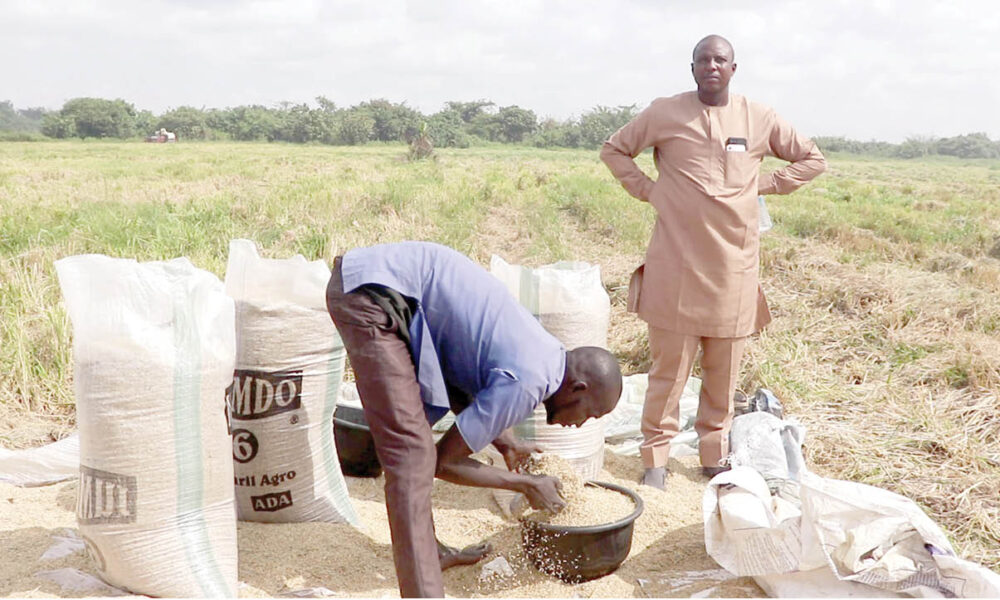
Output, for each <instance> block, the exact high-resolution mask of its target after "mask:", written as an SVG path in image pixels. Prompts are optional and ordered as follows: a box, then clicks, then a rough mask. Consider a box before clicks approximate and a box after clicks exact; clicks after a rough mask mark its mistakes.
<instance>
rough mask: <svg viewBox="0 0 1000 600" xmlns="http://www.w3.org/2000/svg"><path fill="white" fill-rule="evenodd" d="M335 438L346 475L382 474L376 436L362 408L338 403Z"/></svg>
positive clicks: (335, 417)
mask: <svg viewBox="0 0 1000 600" xmlns="http://www.w3.org/2000/svg"><path fill="white" fill-rule="evenodd" d="M333 440H334V443H335V444H336V445H337V459H338V460H339V461H340V470H341V471H343V473H344V475H349V476H351V477H378V476H379V475H381V474H382V463H380V462H379V460H378V455H377V454H376V453H375V439H374V438H373V437H372V432H371V430H370V429H369V428H368V421H366V420H365V412H364V411H363V410H361V409H360V408H354V407H352V406H342V405H337V408H336V410H334V412H333Z"/></svg>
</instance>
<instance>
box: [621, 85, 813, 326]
mask: <svg viewBox="0 0 1000 600" xmlns="http://www.w3.org/2000/svg"><path fill="white" fill-rule="evenodd" d="M740 140H743V141H744V143H742V144H741V143H740ZM727 142H728V144H727ZM649 147H652V148H654V154H653V157H654V161H655V163H656V168H657V170H658V171H659V177H658V179H657V180H656V181H653V180H652V179H650V178H649V177H648V176H647V175H646V174H644V173H643V172H642V171H641V170H640V169H639V168H638V167H637V166H636V164H635V161H634V160H633V159H634V157H636V156H637V155H638V154H639V153H640V152H642V151H643V150H644V149H646V148H649ZM727 148H728V149H727ZM765 155H770V156H776V157H778V158H781V159H783V160H786V161H790V162H791V164H789V165H787V166H786V167H784V168H783V169H781V170H779V171H776V172H775V173H772V174H770V175H767V176H765V177H759V176H758V171H759V167H760V163H761V160H762V159H763V157H764V156H765ZM601 159H602V160H603V161H604V162H605V163H607V165H608V168H610V169H611V172H612V173H614V175H615V177H617V178H618V179H619V181H621V183H622V185H623V186H624V187H625V189H626V190H628V192H629V193H630V194H632V195H633V196H635V197H636V198H639V199H640V200H644V201H647V202H649V203H650V204H652V205H653V207H654V208H655V209H656V212H657V219H656V226H655V229H654V231H653V238H652V240H651V241H650V243H649V248H648V249H647V251H646V262H645V264H644V265H643V266H642V267H640V268H639V269H637V270H636V272H635V274H634V275H633V277H632V282H631V284H630V286H629V309H630V310H632V311H634V312H637V313H638V314H639V316H640V317H641V318H642V319H643V320H645V321H646V322H647V323H649V324H650V325H651V326H654V327H659V328H662V329H666V330H669V331H673V332H676V333H681V334H687V335H696V336H704V337H723V338H725V337H729V338H735V337H744V336H747V335H749V334H751V333H753V332H755V331H758V330H759V329H761V328H762V327H763V326H764V325H766V324H767V323H768V322H769V321H770V320H771V316H770V313H769V311H768V308H767V302H766V300H765V299H764V295H763V292H762V291H761V289H760V285H759V283H758V269H759V256H758V254H759V236H758V231H757V219H758V204H757V196H758V194H761V195H764V194H787V193H790V192H792V191H794V190H795V189H797V188H798V187H800V186H801V185H803V184H805V183H806V182H808V181H809V180H810V179H812V178H813V177H815V176H816V175H819V174H820V173H822V172H823V170H824V169H825V166H826V161H825V159H824V158H823V155H822V154H820V152H819V150H818V149H817V148H816V145H815V144H814V143H813V142H812V141H811V140H809V139H808V138H805V137H802V136H800V135H798V134H797V133H796V132H795V130H794V129H792V127H791V126H790V125H789V124H788V123H786V122H785V121H784V120H782V119H781V118H780V117H778V116H777V115H776V114H775V113H774V110H772V109H771V108H769V107H766V106H763V105H760V104H756V103H754V102H750V101H749V100H747V99H746V98H744V97H743V96H738V95H735V94H731V95H730V96H729V102H728V104H726V105H725V106H708V105H705V104H703V103H702V102H701V101H700V100H699V99H698V95H697V93H696V92H687V93H683V94H679V95H677V96H673V97H670V98H659V99H657V100H655V101H654V102H653V103H652V104H651V105H650V106H649V108H647V109H646V110H644V111H642V113H640V114H639V115H638V116H637V117H636V118H635V119H634V120H633V121H632V122H630V123H629V124H628V125H625V126H624V127H622V128H621V129H620V130H618V132H616V133H615V134H614V135H613V136H612V137H611V139H609V140H608V141H607V142H606V143H605V144H604V147H603V148H602V150H601Z"/></svg>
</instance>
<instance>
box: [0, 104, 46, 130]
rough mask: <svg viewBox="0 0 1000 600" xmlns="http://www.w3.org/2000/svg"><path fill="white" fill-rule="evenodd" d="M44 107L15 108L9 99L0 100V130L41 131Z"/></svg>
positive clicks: (44, 112)
mask: <svg viewBox="0 0 1000 600" xmlns="http://www.w3.org/2000/svg"><path fill="white" fill-rule="evenodd" d="M47 112H48V111H46V110H45V109H44V108H26V109H20V110H18V109H15V108H14V104H13V103H12V102H11V101H10V100H4V101H3V102H0V131H41V128H42V118H43V117H44V116H45V114H46V113H47Z"/></svg>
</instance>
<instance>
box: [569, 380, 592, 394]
mask: <svg viewBox="0 0 1000 600" xmlns="http://www.w3.org/2000/svg"><path fill="white" fill-rule="evenodd" d="M589 388H590V385H588V384H587V382H586V381H577V382H574V383H573V387H572V388H571V389H572V390H573V393H574V394H575V393H577V392H585V391H587V390H588V389H589Z"/></svg>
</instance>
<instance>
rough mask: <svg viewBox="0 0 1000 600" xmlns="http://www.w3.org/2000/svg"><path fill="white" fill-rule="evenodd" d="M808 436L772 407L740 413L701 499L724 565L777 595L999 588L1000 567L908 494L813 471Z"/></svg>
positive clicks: (989, 591) (965, 593)
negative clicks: (965, 549)
mask: <svg viewBox="0 0 1000 600" xmlns="http://www.w3.org/2000/svg"><path fill="white" fill-rule="evenodd" d="M803 436H804V431H803V430H801V426H799V425H797V424H794V423H790V422H787V421H782V420H781V419H777V418H775V417H773V416H772V415H765V416H764V417H761V416H760V413H749V414H747V415H742V416H740V417H737V418H736V419H735V420H734V422H733V453H732V457H733V465H734V466H733V469H732V470H731V471H727V472H725V473H721V474H719V475H717V476H716V477H715V478H713V479H712V481H711V482H709V486H708V488H707V489H706V490H705V497H704V501H703V507H702V508H703V513H704V521H705V549H706V551H707V552H708V554H709V556H711V557H712V558H713V559H715V560H716V562H718V563H719V564H720V565H721V566H722V567H724V568H725V569H727V570H728V571H730V572H731V573H734V574H736V575H747V576H753V577H755V579H756V580H757V583H758V584H759V585H760V586H761V587H762V588H764V590H765V591H767V592H768V594H769V595H771V596H775V597H802V596H812V597H852V596H858V597H888V596H921V597H923V596H928V597H940V596H943V597H963V598H982V597H996V596H1000V575H997V574H996V573H993V572H992V571H990V570H988V569H986V568H984V567H982V566H980V565H977V564H975V563H972V562H969V561H966V560H963V559H961V558H958V557H957V556H955V552H954V550H953V549H952V547H951V544H950V543H949V542H948V539H947V537H946V536H945V535H944V532H942V531H941V529H940V528H939V527H938V526H937V525H936V524H935V523H934V522H933V521H932V520H931V519H930V518H929V517H927V515H925V514H924V512H923V511H922V510H921V509H920V508H919V507H918V506H917V505H916V504H915V503H914V502H912V501H911V500H909V499H907V498H905V497H903V496H900V495H899V494H895V493H892V492H889V491H886V490H883V489H879V488H875V487H872V486H868V485H864V484H860V483H854V482H850V481H841V480H836V479H827V478H823V477H819V476H818V475H815V474H813V473H811V472H809V471H807V470H806V469H805V467H804V464H803V463H802V462H801V449H800V444H801V440H802V437H803ZM751 446H752V448H751ZM750 450H752V451H750ZM783 470H784V473H785V475H784V477H782V476H781V473H782V471H783Z"/></svg>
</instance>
